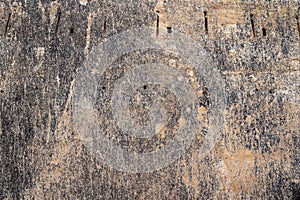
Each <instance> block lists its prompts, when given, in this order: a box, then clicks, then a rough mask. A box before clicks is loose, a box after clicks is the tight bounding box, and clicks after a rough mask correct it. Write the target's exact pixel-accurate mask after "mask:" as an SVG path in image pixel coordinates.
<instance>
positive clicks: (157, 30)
mask: <svg viewBox="0 0 300 200" xmlns="http://www.w3.org/2000/svg"><path fill="white" fill-rule="evenodd" d="M158 34H159V11H156V35H158Z"/></svg>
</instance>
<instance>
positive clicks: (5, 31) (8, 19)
mask: <svg viewBox="0 0 300 200" xmlns="http://www.w3.org/2000/svg"><path fill="white" fill-rule="evenodd" d="M10 18H11V13H9V14H8V18H7V21H6V24H5V29H4V37H5V36H6V34H7V29H8V25H9V22H10Z"/></svg>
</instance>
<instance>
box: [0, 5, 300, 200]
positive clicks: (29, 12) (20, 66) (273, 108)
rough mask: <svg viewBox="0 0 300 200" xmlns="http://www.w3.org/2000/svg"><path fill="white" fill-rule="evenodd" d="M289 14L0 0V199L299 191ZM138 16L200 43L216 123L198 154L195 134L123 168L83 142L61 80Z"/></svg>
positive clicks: (295, 35)
mask: <svg viewBox="0 0 300 200" xmlns="http://www.w3.org/2000/svg"><path fill="white" fill-rule="evenodd" d="M204 11H206V14H204ZM158 12H159V13H158ZM158 15H159V20H158V19H157V16H158ZM205 15H206V17H205ZM297 16H300V14H299V3H298V2H297V1H293V0H290V1H272V0H270V1H255V0H235V1H234V0H215V1H204V0H195V1H181V0H178V1H177V0H174V1H143V2H142V1H141V2H134V1H126V2H125V1H108V0H105V1H96V0H92V1H88V0H79V1H75V0H74V1H73V0H72V1H50V0H49V1H31V2H29V1H4V2H3V1H2V2H1V3H0V25H1V28H0V35H1V43H0V46H1V47H0V54H1V59H0V67H1V79H0V80H1V81H0V90H1V93H0V95H1V110H0V112H1V121H0V122H1V123H0V130H1V132H0V166H1V167H0V169H1V170H0V199H2V198H4V199H19V198H25V199H32V198H34V199H43V198H45V199H60V198H61V199H75V198H78V199H83V198H84V199H91V198H93V199H240V198H243V199H250V198H253V199H292V198H296V197H298V198H299V190H300V185H299V184H300V182H299V181H300V173H299V171H300V169H299V159H300V157H299V155H300V152H299V130H300V127H299V121H300V119H299V102H300V96H299V95H300V94H299V91H300V88H299V87H300V82H299V75H300V73H299V69H300V55H299V52H300V47H299V46H300V44H299V40H300V32H299V31H300V30H299V29H300V28H299V18H297ZM205 18H206V19H207V21H206V22H205ZM157 23H158V24H157ZM142 25H147V26H152V27H157V25H158V26H159V27H160V28H167V27H172V29H177V30H180V31H181V32H184V33H186V34H188V35H190V36H191V37H192V38H193V39H195V40H196V41H198V42H199V43H200V44H201V45H202V46H204V48H205V49H206V51H207V52H208V54H209V56H210V57H211V58H212V60H213V62H214V64H215V65H217V67H218V69H219V70H220V71H221V73H222V74H223V77H224V79H225V82H226V87H225V90H226V112H225V128H224V132H223V134H222V135H220V137H219V138H218V142H217V144H216V145H215V147H214V148H213V150H212V152H210V153H209V154H208V155H207V156H206V157H205V158H201V159H200V158H199V155H198V154H197V144H193V145H192V147H191V148H190V149H189V150H188V151H187V152H186V153H185V154H184V155H183V156H182V157H181V158H180V159H178V160H177V161H175V162H174V163H173V164H171V165H170V166H169V167H167V168H164V169H161V170H159V171H156V172H153V173H140V174H127V173H122V172H118V171H116V170H113V169H110V168H107V167H105V166H103V165H101V163H99V162H97V160H96V159H95V158H94V157H93V155H92V154H90V153H89V151H87V149H86V148H85V147H84V145H82V141H81V140H80V139H79V137H78V136H77V135H76V130H74V123H73V120H72V117H71V115H72V106H70V105H71V99H72V92H71V91H72V85H73V83H74V80H75V78H76V75H77V71H78V69H79V68H80V67H82V65H83V62H84V60H85V59H86V58H87V57H88V55H89V52H90V50H91V49H92V47H93V46H95V45H97V44H98V43H100V42H102V41H105V40H106V39H107V38H109V37H110V36H112V35H115V34H117V33H119V32H122V31H125V30H128V29H133V28H136V27H141V26H142ZM263 29H265V33H264V31H263ZM147 54H149V55H150V57H151V55H152V54H151V52H150V53H149V52H148V53H147ZM132 56H133V57H134V54H133V55H132ZM152 56H153V55H152ZM204 107H205V108H208V107H207V102H206V103H204ZM205 112H207V110H205Z"/></svg>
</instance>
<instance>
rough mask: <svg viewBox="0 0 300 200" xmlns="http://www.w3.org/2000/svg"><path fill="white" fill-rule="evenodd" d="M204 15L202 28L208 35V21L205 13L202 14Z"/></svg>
mask: <svg viewBox="0 0 300 200" xmlns="http://www.w3.org/2000/svg"><path fill="white" fill-rule="evenodd" d="M203 14H204V27H205V33H206V34H207V33H208V19H207V11H204V12H203Z"/></svg>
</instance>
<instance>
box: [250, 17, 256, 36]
mask: <svg viewBox="0 0 300 200" xmlns="http://www.w3.org/2000/svg"><path fill="white" fill-rule="evenodd" d="M250 22H251V27H252V35H253V37H255V26H254V19H253V14H250Z"/></svg>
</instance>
